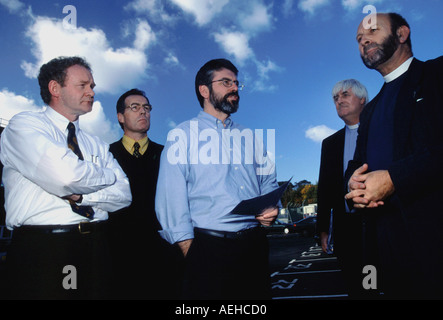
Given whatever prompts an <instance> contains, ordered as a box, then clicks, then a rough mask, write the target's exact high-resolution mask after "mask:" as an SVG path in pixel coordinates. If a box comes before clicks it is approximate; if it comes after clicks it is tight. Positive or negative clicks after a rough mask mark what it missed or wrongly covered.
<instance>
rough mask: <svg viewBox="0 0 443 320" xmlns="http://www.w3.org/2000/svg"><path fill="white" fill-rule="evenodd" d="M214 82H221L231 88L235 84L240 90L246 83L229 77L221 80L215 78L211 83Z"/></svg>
mask: <svg viewBox="0 0 443 320" xmlns="http://www.w3.org/2000/svg"><path fill="white" fill-rule="evenodd" d="M214 82H221V83H222V84H223V85H224V86H225V87H226V88H231V87H232V86H233V85H234V84H235V85H236V86H237V87H238V90H243V88H244V87H245V85H244V84H240V82H238V81H237V80H231V79H227V78H223V79H220V80H214V81H211V82H210V83H214Z"/></svg>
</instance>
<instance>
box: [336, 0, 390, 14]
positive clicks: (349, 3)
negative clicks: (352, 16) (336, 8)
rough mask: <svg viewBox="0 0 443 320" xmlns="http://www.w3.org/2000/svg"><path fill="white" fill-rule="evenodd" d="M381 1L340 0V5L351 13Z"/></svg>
mask: <svg viewBox="0 0 443 320" xmlns="http://www.w3.org/2000/svg"><path fill="white" fill-rule="evenodd" d="M382 1H383V0H342V1H341V4H342V5H343V7H344V8H345V10H348V11H352V10H356V9H360V10H363V7H364V6H366V5H368V4H375V3H377V2H382Z"/></svg>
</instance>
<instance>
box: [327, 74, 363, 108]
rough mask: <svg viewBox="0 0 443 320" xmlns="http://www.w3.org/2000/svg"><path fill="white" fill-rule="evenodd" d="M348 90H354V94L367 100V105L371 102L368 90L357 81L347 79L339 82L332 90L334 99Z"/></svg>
mask: <svg viewBox="0 0 443 320" xmlns="http://www.w3.org/2000/svg"><path fill="white" fill-rule="evenodd" d="M348 89H352V92H353V93H354V94H355V95H356V96H357V97H359V98H360V99H361V98H365V105H366V104H367V103H368V102H369V96H368V90H366V87H365V86H364V85H362V84H361V83H360V82H359V81H358V80H355V79H347V80H342V81H339V82H337V83H336V84H335V86H334V88H332V97H334V96H336V95H337V94H338V93H339V92H340V91H346V90H348Z"/></svg>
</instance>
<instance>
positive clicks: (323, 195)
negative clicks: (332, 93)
mask: <svg viewBox="0 0 443 320" xmlns="http://www.w3.org/2000/svg"><path fill="white" fill-rule="evenodd" d="M345 132H346V128H342V129H341V130H339V131H337V132H336V133H334V134H332V135H331V136H329V137H327V138H325V139H324V140H323V143H322V148H321V162H320V174H319V179H318V191H317V204H318V207H317V232H318V233H319V234H320V232H326V233H329V225H330V216H331V210H333V232H332V233H333V239H334V252H335V254H336V255H338V256H339V258H343V257H344V255H347V254H349V250H358V247H357V246H358V245H360V243H359V241H360V238H361V235H360V232H361V231H360V223H359V221H358V219H359V215H358V214H347V213H346V212H345V206H344V196H345V192H344V190H343V183H344V177H343V152H344V144H345ZM356 254H357V252H354V253H353V256H354V257H355V255H356Z"/></svg>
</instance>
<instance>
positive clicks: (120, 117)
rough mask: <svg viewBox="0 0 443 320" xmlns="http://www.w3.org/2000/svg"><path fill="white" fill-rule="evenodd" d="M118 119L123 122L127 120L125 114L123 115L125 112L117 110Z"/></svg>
mask: <svg viewBox="0 0 443 320" xmlns="http://www.w3.org/2000/svg"><path fill="white" fill-rule="evenodd" d="M117 120H118V122H119V123H121V124H123V123H124V122H125V116H124V115H123V113H120V112H117Z"/></svg>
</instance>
